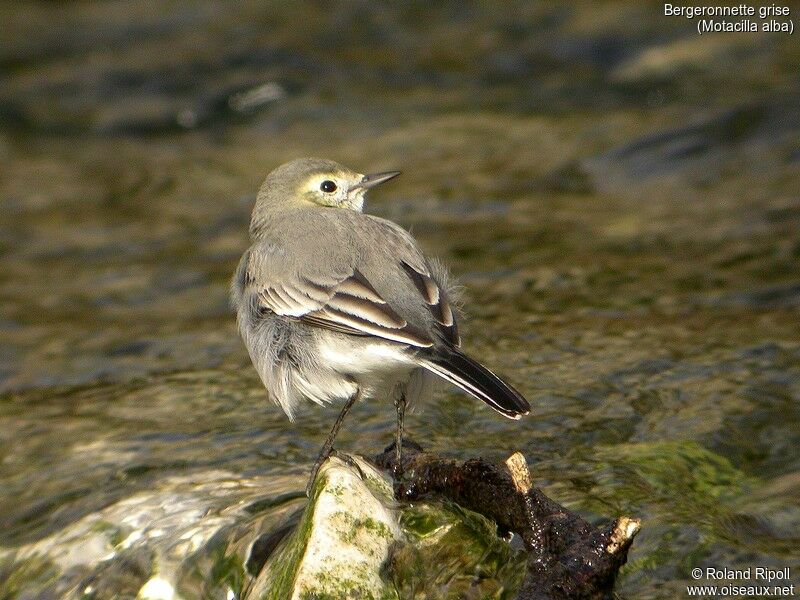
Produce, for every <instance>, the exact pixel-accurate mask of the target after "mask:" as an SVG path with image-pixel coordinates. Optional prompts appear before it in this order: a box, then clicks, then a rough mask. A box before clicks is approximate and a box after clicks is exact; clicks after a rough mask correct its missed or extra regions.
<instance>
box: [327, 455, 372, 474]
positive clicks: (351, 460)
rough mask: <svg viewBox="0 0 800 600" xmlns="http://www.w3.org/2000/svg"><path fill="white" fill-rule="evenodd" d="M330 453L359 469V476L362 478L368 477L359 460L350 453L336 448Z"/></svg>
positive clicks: (349, 465)
mask: <svg viewBox="0 0 800 600" xmlns="http://www.w3.org/2000/svg"><path fill="white" fill-rule="evenodd" d="M330 455H331V456H335V457H336V458H338V459H339V460H341V461H342V462H343V463H344V464H346V465H347V466H348V467H351V468H353V469H355V470H356V471H358V476H359V477H360V478H361V479H366V478H367V476H366V475H364V471H363V470H362V469H361V466H360V465H359V464H358V461H357V460H355V459H354V458H353V457H352V456H350V455H349V454H345V453H344V452H339V451H338V450H336V449H335V448H334V449H333V450H331V454H330Z"/></svg>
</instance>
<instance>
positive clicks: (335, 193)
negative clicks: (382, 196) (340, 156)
mask: <svg viewBox="0 0 800 600" xmlns="http://www.w3.org/2000/svg"><path fill="white" fill-rule="evenodd" d="M363 179H364V175H362V174H360V173H355V172H353V171H348V170H340V171H334V172H331V171H320V172H317V173H314V174H312V175H311V176H309V177H307V178H306V179H305V181H303V183H302V184H301V185H300V189H299V190H297V192H298V193H297V196H298V197H299V198H302V199H303V200H305V201H307V202H312V203H314V204H318V205H319V206H329V207H332V208H349V209H351V210H357V211H359V212H360V211H361V210H362V209H363V207H364V193H365V192H366V191H367V189H366V188H365V187H363V186H362V185H360V184H361V182H362V180H363Z"/></svg>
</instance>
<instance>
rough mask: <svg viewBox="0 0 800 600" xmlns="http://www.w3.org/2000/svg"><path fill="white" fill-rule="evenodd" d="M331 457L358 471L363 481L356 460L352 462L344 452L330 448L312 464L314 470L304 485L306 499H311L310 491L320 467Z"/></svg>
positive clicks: (362, 475) (362, 474) (362, 473)
mask: <svg viewBox="0 0 800 600" xmlns="http://www.w3.org/2000/svg"><path fill="white" fill-rule="evenodd" d="M331 456H335V457H336V458H338V459H339V460H341V461H342V462H343V463H344V464H346V465H347V466H349V467H351V468H353V469H355V470H356V471H358V476H359V477H361V479H365V478H366V476H365V475H364V471H363V470H362V469H361V466H360V465H359V464H358V462H357V461H356V460H354V459H353V458H352V457H351V456H350V455H349V454H345V453H344V452H339V451H338V450H337V449H336V448H331V449H330V450H328V451H327V452H325V453H322V454H320V455H319V458H317V462H316V463H314V468H313V469H312V470H311V477H309V478H308V483H307V484H306V497H308V498H310V497H311V490H313V489H314V482H315V481H316V480H317V475H319V470H320V468H322V465H324V464H325V461H326V460H328V459H329V458H330V457H331Z"/></svg>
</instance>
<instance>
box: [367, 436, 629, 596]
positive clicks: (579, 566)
mask: <svg viewBox="0 0 800 600" xmlns="http://www.w3.org/2000/svg"><path fill="white" fill-rule="evenodd" d="M375 462H376V463H377V464H378V466H379V467H381V468H382V469H386V470H387V471H389V472H390V473H393V472H395V470H396V468H397V465H396V464H395V452H394V445H392V446H390V447H388V448H387V449H386V450H384V451H383V453H382V454H380V455H379V456H378V457H377V458H376V459H375ZM402 470H403V472H404V477H403V481H402V482H401V483H398V484H396V486H395V495H396V497H397V499H398V500H417V499H421V498H429V497H437V496H438V497H442V498H447V499H449V500H452V501H453V502H456V503H457V504H460V505H461V506H463V507H465V508H469V509H470V510H474V511H475V512H478V513H480V514H482V515H484V516H486V517H488V518H490V519H492V520H494V521H495V522H496V523H497V525H498V528H499V529H500V530H501V531H503V530H504V531H513V532H514V533H516V534H518V535H519V536H520V537H521V538H522V540H523V542H524V544H525V548H526V549H527V551H528V570H527V573H526V575H525V580H524V582H523V584H522V587H521V589H520V591H519V594H518V596H517V599H518V600H534V599H535V600H566V599H568V598H569V599H590V598H591V599H610V598H613V594H612V589H613V587H614V580H615V578H616V576H617V572H618V571H619V569H620V567H621V566H622V565H623V564H625V561H626V560H627V557H628V549H629V548H630V545H631V543H632V542H633V538H634V536H635V535H636V533H637V532H638V531H639V521H637V520H635V519H630V518H627V517H620V518H618V519H616V520H615V521H614V522H612V523H611V524H609V525H608V526H605V527H600V528H597V527H594V526H592V525H591V524H589V523H587V522H586V521H585V520H584V519H582V518H581V517H579V516H578V515H577V514H575V513H574V512H571V511H569V510H568V509H566V508H564V507H563V506H561V505H560V504H558V503H557V502H554V501H553V500H550V498H548V497H547V496H545V495H544V494H543V493H542V492H541V491H539V490H538V489H536V488H535V487H533V486H532V485H531V480H530V473H529V472H528V466H527V464H526V463H525V458H524V457H523V456H522V455H521V454H519V453H516V454H513V455H512V456H511V457H509V458H508V460H506V462H505V464H504V465H496V464H494V463H491V462H488V461H486V460H483V459H481V458H473V459H470V460H468V461H466V462H464V463H458V462H455V461H452V460H446V459H443V458H441V457H438V456H435V455H433V454H428V453H426V452H423V451H422V448H420V447H419V446H418V445H417V444H414V443H413V442H409V441H406V442H404V444H403V465H402Z"/></svg>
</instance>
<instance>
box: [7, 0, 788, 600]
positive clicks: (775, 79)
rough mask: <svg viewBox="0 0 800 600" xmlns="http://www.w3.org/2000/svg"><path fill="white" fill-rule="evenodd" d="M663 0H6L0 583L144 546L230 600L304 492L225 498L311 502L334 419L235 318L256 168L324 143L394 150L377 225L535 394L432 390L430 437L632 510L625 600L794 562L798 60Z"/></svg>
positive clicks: (320, 151) (347, 151)
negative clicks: (294, 387) (306, 487)
mask: <svg viewBox="0 0 800 600" xmlns="http://www.w3.org/2000/svg"><path fill="white" fill-rule="evenodd" d="M656 8H657V7H656ZM656 8H652V7H648V6H640V5H638V4H634V3H620V2H617V3H613V2H611V3H603V4H602V5H595V6H588V5H587V6H583V7H578V6H573V5H572V4H568V3H565V4H563V5H558V4H556V3H543V4H538V3H527V2H524V3H523V2H520V3H519V4H518V5H516V4H514V3H509V4H508V5H505V6H495V5H492V4H488V3H486V4H484V3H481V2H473V3H468V4H467V5H464V4H463V3H443V4H440V5H437V7H428V8H421V7H419V6H418V5H415V4H411V3H409V4H404V3H397V4H395V5H392V6H383V7H381V8H378V7H377V6H372V5H365V4H363V3H355V2H354V3H349V2H343V3H337V4H335V5H333V6H325V7H323V6H322V5H318V6H317V5H307V6H305V7H303V8H300V7H297V6H294V5H285V6H284V5H271V3H267V5H264V3H256V2H252V3H251V2H238V3H236V6H235V7H227V6H226V7H225V8H222V7H221V6H220V5H218V4H214V3H204V2H196V3H193V4H192V5H187V4H185V3H179V4H175V5H174V6H168V5H160V6H159V9H158V10H156V9H155V8H153V5H151V4H150V3H147V2H138V3H137V2H134V3H125V4H120V3H114V2H111V3H107V2H81V3H63V4H62V3H37V4H25V5H11V4H8V5H6V6H4V7H3V8H2V9H0V14H2V19H3V23H4V30H5V35H4V43H3V45H2V47H0V80H1V81H2V85H1V86H0V160H2V163H3V168H2V170H0V197H2V204H3V210H2V211H0V251H1V252H2V259H1V260H0V298H2V302H0V332H2V339H3V344H2V348H0V389H2V390H3V392H2V396H0V424H2V427H0V453H1V456H2V461H0V482H1V483H2V485H1V486H0V487H1V488H2V490H3V491H2V494H0V582H3V583H0V590H2V594H4V595H5V596H9V597H15V594H17V595H18V597H35V596H36V595H37V594H39V593H42V594H45V593H50V594H51V595H56V596H58V595H63V594H66V591H65V590H70V589H71V590H78V587H76V586H79V585H80V586H83V587H81V589H82V590H85V588H86V587H87V586H89V587H90V588H91V590H92V594H94V595H95V597H98V598H100V597H108V596H109V595H112V594H113V593H115V590H116V593H123V592H124V591H125V590H127V591H128V592H130V593H132V594H134V595H135V592H136V590H138V589H139V588H140V587H141V585H142V584H143V582H144V581H147V579H148V578H149V576H150V573H151V571H152V564H153V560H157V561H158V563H159V564H161V566H162V569H164V570H169V568H173V567H174V568H175V569H178V570H179V571H180V577H179V579H180V581H181V586H182V587H181V589H182V593H183V594H184V595H188V596H191V595H192V594H199V595H202V594H206V596H207V597H215V596H214V595H215V594H222V597H224V595H225V592H224V590H225V589H233V590H238V589H240V585H241V580H242V578H243V577H245V575H244V574H243V573H240V572H238V571H236V569H234V568H233V567H230V568H229V569H227V570H226V568H225V565H229V566H230V565H233V564H234V563H235V561H233V562H231V561H228V562H226V561H225V558H226V557H228V556H229V555H234V554H236V553H237V552H240V553H242V552H245V550H244V548H245V547H246V545H247V544H248V543H249V542H250V541H252V539H253V538H254V537H255V536H256V535H258V534H260V533H262V532H264V531H269V530H270V528H273V527H275V525H276V524H277V523H279V522H280V521H281V519H282V518H283V517H284V516H285V515H286V514H288V513H289V512H291V511H292V510H294V509H295V508H296V506H297V500H293V499H292V498H293V496H291V495H290V496H288V497H286V498H285V499H284V500H281V501H276V503H270V502H266V503H261V504H256V505H255V506H256V508H254V509H253V510H251V511H248V510H246V507H247V506H253V503H257V502H259V501H262V500H265V499H266V500H269V499H275V498H284V496H283V495H284V494H287V493H289V492H294V491H297V490H299V489H301V487H302V485H303V483H304V477H305V474H306V473H307V471H308V468H309V464H310V462H311V460H312V457H313V456H314V453H315V452H316V449H317V448H318V445H319V443H320V442H321V440H322V438H323V437H324V435H325V432H326V431H327V428H328V426H329V423H330V421H331V420H332V418H333V415H334V412H335V409H328V410H321V409H316V408H313V409H312V408H309V409H308V410H307V411H306V412H305V413H304V414H303V415H302V417H301V418H300V419H299V420H298V423H296V424H290V423H288V422H287V421H286V419H285V417H284V416H283V415H282V414H281V413H280V411H279V410H278V409H277V408H275V407H274V406H271V405H269V404H267V403H266V402H264V399H263V392H262V390H261V388H260V384H259V382H258V380H257V377H256V376H255V373H254V372H253V370H252V368H251V367H250V365H249V361H248V359H247V356H246V353H245V351H244V349H243V347H242V345H241V344H240V342H239V340H238V337H237V335H236V333H235V327H234V322H233V317H232V315H231V314H230V313H229V310H228V308H227V282H228V278H229V276H230V273H231V272H232V271H233V269H234V267H235V265H236V261H237V259H238V256H239V254H240V253H241V251H242V250H243V248H244V247H245V246H246V244H247V238H246V233H247V221H248V214H249V210H250V207H251V204H252V201H253V198H254V193H255V190H256V189H257V187H258V184H259V182H260V179H261V178H262V177H263V175H264V174H265V173H266V171H268V170H269V169H270V168H271V167H273V166H275V165H277V164H279V163H280V162H282V161H284V160H287V159H290V158H294V157H297V156H303V155H310V154H313V155H319V156H326V157H331V158H334V159H337V160H340V161H342V162H344V163H346V164H348V165H352V166H353V167H356V168H359V169H362V170H364V171H379V170H383V169H390V168H401V169H403V171H404V175H403V177H401V178H399V179H397V180H396V181H395V182H393V183H392V185H391V186H390V187H387V188H386V189H384V190H381V191H378V192H375V193H373V195H372V197H371V198H370V199H369V202H368V210H370V211H372V212H374V213H377V214H380V215H383V216H387V217H389V218H392V219H395V220H397V221H399V222H401V223H402V224H403V225H405V226H408V227H412V228H413V230H414V233H415V234H416V235H417V237H418V238H419V239H420V240H421V241H422V243H423V245H424V246H425V248H426V249H427V250H428V251H429V252H430V253H432V254H436V255H439V256H441V257H442V258H444V259H445V260H446V261H447V262H448V263H449V264H450V265H451V267H452V269H453V271H454V272H455V273H456V274H457V275H458V276H459V277H460V279H461V281H462V283H463V284H464V285H465V296H466V309H467V312H468V313H469V315H470V319H469V322H468V323H467V324H466V326H465V331H466V336H465V337H466V346H467V348H468V349H469V350H471V351H473V352H475V353H477V354H478V355H479V356H483V357H484V358H485V361H486V362H487V363H488V364H489V365H491V366H492V367H495V368H497V370H499V371H501V372H503V373H505V374H507V375H508V376H509V378H510V379H511V380H512V381H513V382H514V383H515V384H517V386H518V387H519V388H520V389H521V390H523V391H524V392H525V393H526V394H527V395H528V397H529V398H530V399H531V400H532V403H533V404H534V411H533V413H532V415H531V417H530V418H528V419H526V420H524V421H522V422H520V423H510V422H508V421H506V420H504V419H498V418H497V417H496V416H495V415H494V414H492V413H490V411H489V410H488V409H485V407H483V406H479V405H477V404H476V403H474V402H473V401H471V400H470V399H468V398H466V397H464V396H461V395H459V394H457V393H455V392H453V391H452V390H451V391H448V392H447V394H445V395H444V396H443V397H442V399H441V401H440V402H430V403H428V404H427V405H426V406H424V407H422V409H421V410H419V411H418V412H417V413H415V414H413V415H411V416H410V417H409V429H410V430H411V432H412V434H413V436H414V437H415V438H416V439H417V440H418V441H420V442H422V443H423V444H424V445H425V446H426V447H428V448H430V449H433V450H437V451H441V452H447V453H450V454H453V455H456V456H459V457H466V456H470V455H476V454H482V455H485V456H494V457H498V458H501V457H504V455H505V454H506V453H508V452H510V451H511V450H515V449H522V450H523V451H524V452H525V454H526V455H527V457H528V459H529V461H530V462H531V464H532V466H533V469H534V473H535V476H536V478H537V480H538V482H539V483H540V484H542V485H543V486H545V488H546V490H547V492H548V493H549V494H551V495H552V496H553V497H555V498H556V499H558V500H560V501H562V502H565V503H567V504H569V505H570V506H572V507H575V508H577V509H579V510H581V511H583V512H584V513H585V514H586V515H587V516H589V517H598V518H599V517H600V516H607V515H614V514H618V513H627V514H631V515H635V516H637V517H641V518H642V519H643V520H644V523H645V527H644V529H643V530H642V532H641V534H640V535H639V537H638V538H637V541H636V544H635V545H634V548H633V551H632V554H631V557H630V564H629V565H628V566H627V567H626V570H625V575H624V577H623V578H622V580H621V582H620V587H619V590H620V593H621V594H622V595H623V596H627V597H632V598H658V597H673V596H674V595H675V594H676V593H678V591H679V590H681V589H682V588H681V586H682V585H683V584H681V583H680V582H681V580H685V579H688V577H689V576H688V573H689V570H690V569H691V568H692V567H694V566H697V565H706V564H707V565H714V566H728V567H730V568H745V567H747V566H775V567H780V566H796V565H797V562H798V559H799V558H800V556H798V552H797V548H798V541H800V540H799V538H800V503H799V502H798V498H800V453H798V451H797V448H798V445H800V426H799V425H800V408H798V406H800V404H799V403H798V400H800V398H798V396H799V395H800V319H798V310H799V309H800V270H799V269H798V260H800V237H798V231H800V204H799V203H798V196H797V193H798V190H800V146H798V142H797V140H798V139H800V135H798V134H800V112H798V109H797V107H798V106H800V104H799V103H798V97H799V96H800V94H798V92H799V91H800V88H799V87H798V80H797V77H796V64H797V60H798V58H800V47H798V45H797V44H796V43H794V42H795V40H794V39H793V38H791V37H789V36H781V35H763V36H761V35H747V36H737V35H716V36H703V37H702V38H698V37H696V36H695V35H693V34H692V32H691V31H690V29H691V28H690V27H687V26H686V24H685V23H683V22H681V21H679V20H667V19H664V18H663V17H660V15H659V14H658V10H656ZM654 57H657V58H658V60H656V58H654ZM689 57H690V58H689ZM391 413H392V411H391V409H390V407H388V406H384V405H381V404H380V403H373V404H370V405H362V406H359V407H358V408H357V409H356V411H355V412H354V414H353V416H352V418H351V419H350V420H349V421H348V424H347V428H346V431H345V432H344V433H343V435H342V438H341V442H340V444H341V445H342V446H343V447H347V448H357V449H359V450H361V451H363V452H364V453H367V454H369V453H373V452H377V451H378V450H380V449H382V447H383V446H384V445H385V444H386V443H388V441H389V440H390V435H391V433H390V432H391V426H392V418H391ZM111 555H113V556H114V557H116V558H115V559H114V560H106V561H103V559H104V558H106V557H109V556H111ZM187 555H191V556H192V557H193V558H192V559H191V560H183V559H181V560H178V559H177V558H175V557H177V556H181V557H185V556H187ZM154 556H156V557H157V559H154V558H153V557H154ZM15 557H16V558H15ZM171 557H172V558H171ZM171 560H172V562H170V561H171ZM170 565H172V566H170ZM212 573H213V575H212ZM796 575H797V574H796V573H794V574H793V576H795V577H796ZM204 586H205V587H204ZM209 586H211V587H209ZM214 586H217V587H214ZM224 586H228V587H227V588H225V587H224ZM237 586H239V587H237ZM212 588H213V590H212ZM26 590H27V591H26ZM37 590H38V591H37ZM42 590H49V592H42ZM120 590H121V591H120ZM220 590H222V591H220ZM26 593H27V594H28V595H25V594H26ZM126 593H127V592H126ZM681 593H682V592H681ZM188 596H187V597H188Z"/></svg>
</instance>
